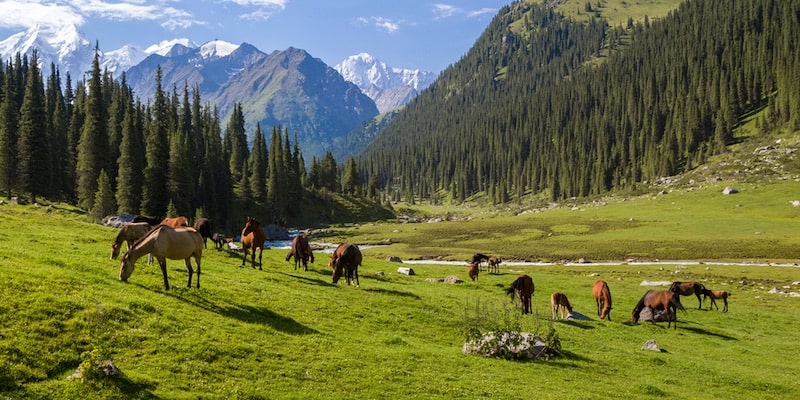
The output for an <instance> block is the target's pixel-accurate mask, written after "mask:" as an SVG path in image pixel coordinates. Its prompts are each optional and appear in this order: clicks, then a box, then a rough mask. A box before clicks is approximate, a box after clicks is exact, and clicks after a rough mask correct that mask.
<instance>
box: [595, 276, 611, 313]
mask: <svg viewBox="0 0 800 400" xmlns="http://www.w3.org/2000/svg"><path fill="white" fill-rule="evenodd" d="M592 295H594V300H595V302H596V303H597V315H599V316H600V319H603V318H608V320H609V321H611V290H609V289H608V284H607V283H606V282H605V281H597V282H595V283H594V286H593V287H592Z"/></svg>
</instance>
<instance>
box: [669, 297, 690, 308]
mask: <svg viewBox="0 0 800 400" xmlns="http://www.w3.org/2000/svg"><path fill="white" fill-rule="evenodd" d="M669 301H670V303H672V305H673V306H674V307H675V309H677V310H681V311H683V312H686V309H685V308H683V304H681V298H680V296H677V295H675V296H672V298H671V299H670V300H669Z"/></svg>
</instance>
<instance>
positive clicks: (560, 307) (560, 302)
mask: <svg viewBox="0 0 800 400" xmlns="http://www.w3.org/2000/svg"><path fill="white" fill-rule="evenodd" d="M550 309H551V310H552V311H553V319H554V320H555V319H558V315H559V314H561V319H564V318H566V317H567V316H569V314H570V313H572V305H571V304H569V299H568V298H567V295H565V294H564V293H561V292H553V293H552V294H551V295H550ZM565 310H566V312H564V311H565Z"/></svg>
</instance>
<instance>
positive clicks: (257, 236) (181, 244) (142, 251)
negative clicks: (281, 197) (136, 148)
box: [111, 216, 362, 290]
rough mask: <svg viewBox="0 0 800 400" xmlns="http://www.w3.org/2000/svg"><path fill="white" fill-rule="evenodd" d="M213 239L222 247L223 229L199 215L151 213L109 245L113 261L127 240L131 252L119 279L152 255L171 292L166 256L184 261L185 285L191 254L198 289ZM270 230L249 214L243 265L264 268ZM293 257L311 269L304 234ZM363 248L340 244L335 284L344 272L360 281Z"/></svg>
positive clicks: (244, 231) (243, 236)
mask: <svg viewBox="0 0 800 400" xmlns="http://www.w3.org/2000/svg"><path fill="white" fill-rule="evenodd" d="M209 238H211V239H212V241H213V242H214V243H215V244H216V247H217V249H221V248H222V243H224V239H223V237H222V235H220V234H219V233H212V229H211V221H209V220H208V219H207V218H199V219H198V220H197V221H196V222H195V224H194V225H190V224H189V219H188V218H186V217H175V218H157V217H149V216H136V217H135V218H134V219H133V221H132V222H130V223H128V224H125V225H123V226H122V227H121V228H120V229H119V232H118V233H117V235H116V237H115V238H114V241H113V242H112V243H111V259H112V260H115V259H117V257H118V256H119V253H120V250H121V248H122V244H123V243H126V244H127V251H126V252H125V253H124V254H123V255H122V259H121V261H120V270H119V279H120V280H121V281H123V282H127V280H128V278H129V277H130V276H131V274H133V270H134V267H135V265H136V261H137V260H138V259H139V258H141V257H142V256H144V255H149V256H150V257H151V262H152V258H154V259H156V260H157V261H158V264H159V266H160V267H161V272H162V274H163V276H164V289H165V290H169V279H168V277H167V259H170V260H184V262H185V263H186V270H187V271H188V275H189V281H188V283H187V287H192V276H193V275H194V271H195V269H194V268H193V267H192V262H191V260H192V258H194V261H195V265H196V266H197V280H196V285H197V288H198V289H199V288H200V260H201V258H202V255H203V249H205V248H207V240H208V239H209ZM265 241H266V234H265V233H264V228H263V227H262V225H261V223H260V222H259V221H258V220H257V219H255V218H251V217H247V219H246V221H245V224H244V227H243V228H242V232H241V243H242V253H243V254H242V267H244V266H245V265H246V264H247V256H248V253H249V254H250V262H251V265H252V267H253V269H255V268H256V265H258V269H259V270H263V268H262V262H261V260H262V252H263V251H264V242H265ZM256 251H258V264H256ZM292 257H294V259H295V270H297V269H298V268H300V265H302V267H303V270H304V271H308V262H309V261H310V262H311V263H314V253H313V251H312V250H311V246H310V244H309V241H308V236H307V235H306V234H305V233H300V234H298V235H296V236H295V237H294V239H293V240H292V247H291V250H290V251H289V254H287V255H286V261H289V260H290V259H291V258H292ZM361 262H362V256H361V250H360V249H359V248H358V246H356V245H355V244H351V243H342V244H340V245H339V247H337V248H336V250H335V251H334V252H333V254H332V255H331V260H330V262H329V264H328V266H329V267H330V268H331V282H332V283H333V284H336V283H338V281H339V279H340V278H341V276H342V275H344V276H345V278H346V280H347V284H348V286H349V285H351V283H353V284H355V285H356V286H359V285H360V282H359V280H358V267H359V266H360V265H361Z"/></svg>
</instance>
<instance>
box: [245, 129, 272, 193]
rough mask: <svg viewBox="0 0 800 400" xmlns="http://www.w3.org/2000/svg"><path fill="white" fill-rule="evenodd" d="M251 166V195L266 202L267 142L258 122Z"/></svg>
mask: <svg viewBox="0 0 800 400" xmlns="http://www.w3.org/2000/svg"><path fill="white" fill-rule="evenodd" d="M248 166H249V175H250V178H249V185H250V195H251V196H252V199H253V200H255V202H256V203H260V204H264V203H265V202H266V201H267V170H268V168H269V167H268V159H267V142H266V140H265V139H264V132H262V131H261V124H260V123H257V124H256V132H255V135H254V136H253V150H252V151H251V152H250V160H249V161H248Z"/></svg>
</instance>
